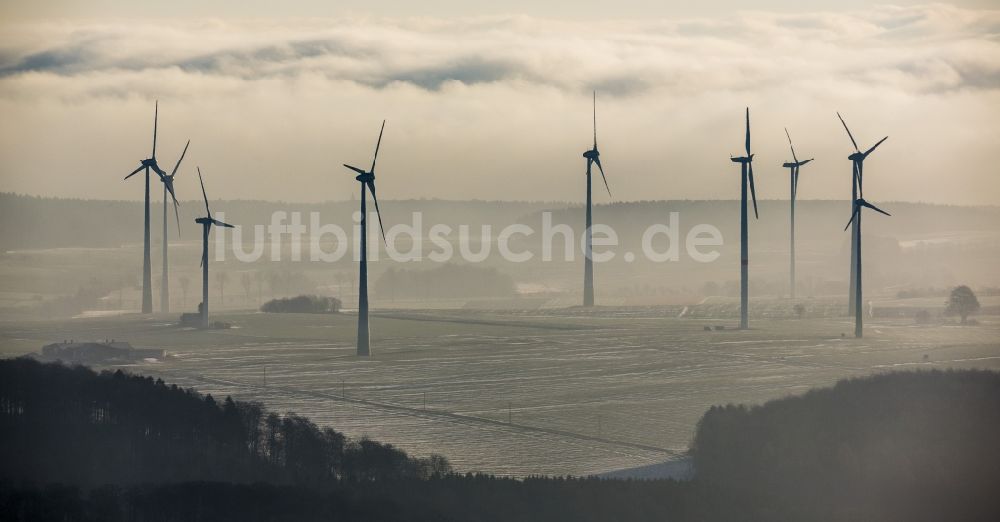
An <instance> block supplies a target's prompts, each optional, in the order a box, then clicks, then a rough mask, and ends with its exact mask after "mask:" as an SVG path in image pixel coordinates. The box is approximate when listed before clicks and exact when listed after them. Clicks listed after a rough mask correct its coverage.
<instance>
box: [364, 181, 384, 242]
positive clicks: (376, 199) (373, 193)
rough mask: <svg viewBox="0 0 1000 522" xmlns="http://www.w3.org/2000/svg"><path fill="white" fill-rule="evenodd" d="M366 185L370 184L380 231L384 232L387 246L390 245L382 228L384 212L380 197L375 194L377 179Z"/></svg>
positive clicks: (369, 188)
mask: <svg viewBox="0 0 1000 522" xmlns="http://www.w3.org/2000/svg"><path fill="white" fill-rule="evenodd" d="M366 185H368V190H370V191H371V193H372V201H374V202H375V215H376V216H378V229H379V231H380V232H382V242H383V243H385V246H386V247H388V246H389V242H388V241H386V239H385V229H384V228H382V212H381V211H379V208H378V197H377V196H376V195H375V181H374V180H372V181H368V182H367V183H366Z"/></svg>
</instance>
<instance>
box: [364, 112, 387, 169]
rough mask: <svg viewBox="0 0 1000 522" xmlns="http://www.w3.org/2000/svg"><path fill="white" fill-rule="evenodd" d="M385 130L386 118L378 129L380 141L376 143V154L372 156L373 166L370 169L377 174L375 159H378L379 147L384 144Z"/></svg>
mask: <svg viewBox="0 0 1000 522" xmlns="http://www.w3.org/2000/svg"><path fill="white" fill-rule="evenodd" d="M383 131H385V120H382V128H381V129H379V131H378V142H376V143H375V155H374V156H372V168H371V169H369V170H368V172H369V173H371V174H372V175H374V174H375V160H377V159H378V149H379V147H381V146H382V132H383Z"/></svg>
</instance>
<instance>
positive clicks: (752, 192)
mask: <svg viewBox="0 0 1000 522" xmlns="http://www.w3.org/2000/svg"><path fill="white" fill-rule="evenodd" d="M747 167H749V169H750V197H751V198H753V217H754V218H755V219H760V215H758V214H757V190H756V189H754V186H753V163H752V162H750V163H748V165H747Z"/></svg>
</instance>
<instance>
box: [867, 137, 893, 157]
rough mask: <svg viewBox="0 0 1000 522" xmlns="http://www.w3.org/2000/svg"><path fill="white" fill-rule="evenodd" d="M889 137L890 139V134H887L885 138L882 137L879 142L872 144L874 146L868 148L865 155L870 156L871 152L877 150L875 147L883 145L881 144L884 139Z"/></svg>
mask: <svg viewBox="0 0 1000 522" xmlns="http://www.w3.org/2000/svg"><path fill="white" fill-rule="evenodd" d="M887 139H889V137H888V136H886V137H884V138H882V139H880V140H878V143H876V144H875V145H872V148H870V149H868V150H866V151H865V154H864V155H865V157H867V156H868V155H869V154H871V153H872V151H873V150H875V147H878V146H879V145H881V144H882V142H883V141H885V140H887Z"/></svg>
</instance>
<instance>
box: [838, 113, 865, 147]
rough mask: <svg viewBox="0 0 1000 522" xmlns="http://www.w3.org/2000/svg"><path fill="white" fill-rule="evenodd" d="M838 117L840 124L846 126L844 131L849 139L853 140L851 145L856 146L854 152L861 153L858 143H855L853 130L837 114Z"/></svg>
mask: <svg viewBox="0 0 1000 522" xmlns="http://www.w3.org/2000/svg"><path fill="white" fill-rule="evenodd" d="M837 117H838V118H840V123H842V124H843V125H844V130H845V131H847V137H848V138H851V143H852V144H853V145H854V152H861V151H860V150H859V149H858V142H856V141H854V136H853V135H852V134H851V129H848V128H847V123H846V122H845V121H844V117H843V116H841V115H840V113H839V112H838V113H837Z"/></svg>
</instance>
